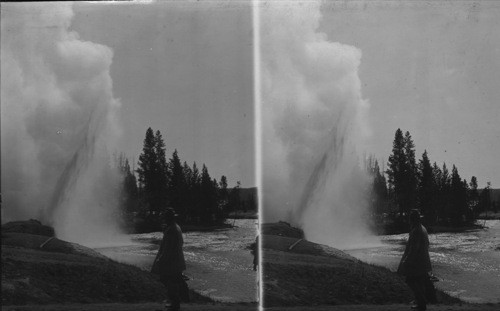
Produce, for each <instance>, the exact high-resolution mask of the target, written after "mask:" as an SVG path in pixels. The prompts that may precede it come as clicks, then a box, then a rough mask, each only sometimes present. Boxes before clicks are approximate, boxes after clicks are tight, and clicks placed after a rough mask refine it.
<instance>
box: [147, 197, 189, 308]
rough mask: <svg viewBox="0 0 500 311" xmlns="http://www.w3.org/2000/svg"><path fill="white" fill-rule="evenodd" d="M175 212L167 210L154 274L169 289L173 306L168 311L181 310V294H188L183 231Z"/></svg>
mask: <svg viewBox="0 0 500 311" xmlns="http://www.w3.org/2000/svg"><path fill="white" fill-rule="evenodd" d="M176 216H177V215H176V214H175V211H174V210H173V209H172V208H170V207H169V208H167V209H166V210H165V215H164V219H165V226H164V230H163V239H162V241H161V245H160V249H159V250H158V255H156V259H155V261H154V263H153V268H152V272H153V273H157V274H159V275H160V281H161V282H162V283H163V285H165V287H166V288H167V294H168V298H169V300H170V303H171V305H170V306H169V307H168V308H167V310H168V311H177V310H180V303H181V294H183V295H184V296H185V295H186V294H187V285H186V282H185V280H184V278H183V275H182V271H184V270H186V262H185V261H184V253H183V251H182V245H183V243H184V240H183V238H182V231H181V228H180V227H179V225H177V223H176V222H175V217H176Z"/></svg>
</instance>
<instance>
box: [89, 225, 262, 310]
mask: <svg viewBox="0 0 500 311" xmlns="http://www.w3.org/2000/svg"><path fill="white" fill-rule="evenodd" d="M233 221H234V225H235V228H231V229H221V230H216V231H212V232H187V233H184V234H183V236H184V255H185V258H186V263H187V270H186V272H185V274H186V275H188V276H189V277H190V280H189V281H188V285H189V287H190V288H193V289H194V290H196V291H198V292H200V293H201V294H204V295H207V296H210V297H212V298H213V299H215V300H218V301H223V302H254V301H256V294H257V287H256V272H255V271H253V270H252V260H253V257H252V255H251V254H250V251H249V250H248V246H249V245H250V244H251V243H252V242H254V241H255V236H256V232H257V231H256V220H254V219H238V220H231V224H233ZM130 238H131V241H132V242H131V243H130V244H129V245H122V246H118V247H107V248H99V249H96V250H97V251H99V252H100V253H101V254H103V255H106V256H108V257H110V258H112V259H114V260H116V261H119V262H123V263H128V264H132V265H134V266H137V267H139V268H141V269H144V270H147V271H149V270H150V269H151V265H152V263H153V260H154V258H155V256H156V253H157V252H158V248H159V244H160V242H161V239H162V238H163V233H162V232H152V233H144V234H133V235H130Z"/></svg>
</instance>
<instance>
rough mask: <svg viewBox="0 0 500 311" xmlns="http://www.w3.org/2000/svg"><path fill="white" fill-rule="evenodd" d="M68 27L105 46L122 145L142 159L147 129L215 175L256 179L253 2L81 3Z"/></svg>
mask: <svg viewBox="0 0 500 311" xmlns="http://www.w3.org/2000/svg"><path fill="white" fill-rule="evenodd" d="M73 10H74V12H75V17H74V19H73V22H72V25H71V28H70V29H72V30H75V31H77V32H78V33H79V34H80V38H81V39H82V40H88V41H92V42H96V43H100V44H103V45H106V46H109V47H110V48H112V49H113V52H114V56H113V62H112V65H111V78H112V79H113V93H114V96H115V97H116V98H118V99H120V101H121V103H122V108H121V112H120V117H121V125H122V128H123V137H122V139H121V141H120V144H119V145H120V146H121V150H120V151H123V152H125V153H126V154H127V156H128V157H129V158H130V159H132V158H133V157H135V160H136V161H135V162H137V159H138V155H139V154H140V152H141V150H142V144H143V139H144V135H145V132H146V129H147V128H148V127H152V128H153V129H154V130H155V131H156V130H160V131H161V133H162V134H163V138H164V140H165V143H166V149H167V155H168V156H169V157H170V156H171V154H172V152H173V151H174V149H175V148H176V149H177V150H178V152H179V156H180V158H181V160H182V161H187V162H188V163H189V165H192V163H193V161H196V163H197V165H198V167H199V168H200V169H201V165H202V164H203V163H206V165H207V167H208V170H209V173H210V174H211V176H212V177H214V178H217V179H218V180H219V179H220V177H221V175H226V176H227V177H228V182H229V186H231V187H232V186H234V185H235V184H236V181H238V180H240V181H241V182H242V186H243V187H251V186H254V185H255V182H254V169H253V167H254V163H253V161H254V126H253V122H254V117H253V82H252V81H253V67H252V66H253V63H252V62H253V59H252V49H253V47H252V46H253V45H252V19H251V17H252V15H251V12H252V10H251V7H250V6H249V5H248V3H246V4H245V3H237V4H223V3H220V2H219V3H218V2H208V3H202V4H200V3H197V2H190V3H186V2H184V3H174V2H167V3H153V4H125V3H121V4H107V5H106V4H101V3H98V4H96V3H92V4H89V3H76V4H75V5H74V6H73Z"/></svg>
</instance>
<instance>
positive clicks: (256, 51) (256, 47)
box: [252, 0, 264, 311]
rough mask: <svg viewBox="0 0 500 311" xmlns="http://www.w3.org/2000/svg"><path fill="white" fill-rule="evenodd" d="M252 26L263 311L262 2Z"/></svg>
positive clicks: (256, 0) (254, 9) (256, 2)
mask: <svg viewBox="0 0 500 311" xmlns="http://www.w3.org/2000/svg"><path fill="white" fill-rule="evenodd" d="M252 26H253V91H254V93H253V95H254V99H253V102H254V135H255V136H254V148H255V183H256V185H257V204H258V234H259V244H258V245H257V247H258V248H259V251H258V252H259V258H258V260H259V265H258V280H257V281H258V295H259V310H260V311H262V310H264V309H263V298H264V295H263V293H264V290H263V288H264V284H263V273H262V270H263V266H262V234H261V228H262V227H261V225H262V212H263V206H262V124H261V121H262V102H261V76H260V65H261V59H260V56H261V55H260V1H259V0H253V1H252Z"/></svg>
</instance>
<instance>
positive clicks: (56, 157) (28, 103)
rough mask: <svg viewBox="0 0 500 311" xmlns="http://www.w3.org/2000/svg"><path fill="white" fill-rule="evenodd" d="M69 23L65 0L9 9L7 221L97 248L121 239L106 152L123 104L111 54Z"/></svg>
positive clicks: (4, 56)
mask: <svg viewBox="0 0 500 311" xmlns="http://www.w3.org/2000/svg"><path fill="white" fill-rule="evenodd" d="M72 18H73V11H72V7H71V6H70V5H67V4H64V3H56V4H52V5H48V4H39V5H37V4H29V5H22V4H15V5H8V4H6V5H2V37H1V40H2V41H1V63H2V69H1V74H2V76H1V100H2V120H1V121H2V123H1V124H2V131H1V138H2V172H1V173H2V176H1V178H2V196H3V202H2V214H3V215H2V216H3V217H2V219H3V221H10V220H17V219H21V220H23V219H27V218H37V219H41V220H42V222H44V223H49V224H52V225H53V226H54V228H55V230H56V235H57V236H58V237H60V238H62V239H66V240H69V241H74V242H80V243H83V244H85V245H96V242H97V241H100V242H103V241H105V238H106V237H108V238H112V237H114V236H116V235H118V232H119V230H118V225H117V215H116V206H117V204H116V203H117V202H116V198H117V194H118V193H117V191H118V187H117V179H116V178H117V176H115V175H113V174H110V170H109V169H108V162H109V160H108V159H109V156H108V154H107V153H108V151H110V150H111V151H112V150H114V148H115V147H114V146H113V145H110V142H113V141H116V137H117V135H118V134H119V126H118V125H117V121H116V118H115V116H116V112H117V109H118V108H119V102H118V101H117V100H116V99H115V98H114V97H113V93H112V80H111V77H110V72H109V71H110V66H111V61H112V57H113V52H112V50H111V49H110V48H108V47H106V46H103V45H100V44H96V43H93V42H88V41H83V40H82V39H80V38H79V35H78V33H76V32H74V31H71V30H69V27H70V25H71V21H72Z"/></svg>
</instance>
